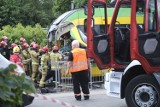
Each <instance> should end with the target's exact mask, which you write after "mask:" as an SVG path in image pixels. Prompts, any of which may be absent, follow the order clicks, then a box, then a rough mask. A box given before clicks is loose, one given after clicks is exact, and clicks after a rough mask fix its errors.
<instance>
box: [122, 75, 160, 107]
mask: <svg viewBox="0 0 160 107" xmlns="http://www.w3.org/2000/svg"><path fill="white" fill-rule="evenodd" d="M125 98H126V103H127V105H128V107H160V86H159V84H158V82H157V81H156V79H155V78H154V77H153V76H151V75H140V76H137V77H135V78H133V79H132V80H131V81H130V82H129V83H128V85H127V87H126V90H125Z"/></svg>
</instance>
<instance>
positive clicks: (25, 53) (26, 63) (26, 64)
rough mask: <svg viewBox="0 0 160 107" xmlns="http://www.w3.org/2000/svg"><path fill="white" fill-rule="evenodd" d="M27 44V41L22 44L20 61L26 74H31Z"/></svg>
mask: <svg viewBox="0 0 160 107" xmlns="http://www.w3.org/2000/svg"><path fill="white" fill-rule="evenodd" d="M28 48H29V45H28V44H27V43H23V45H22V62H23V66H24V71H25V73H26V75H28V76H30V75H31V69H30V64H29V62H30V61H31V55H30V53H29V51H28Z"/></svg>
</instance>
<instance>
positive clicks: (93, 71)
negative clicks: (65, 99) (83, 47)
mask: <svg viewBox="0 0 160 107" xmlns="http://www.w3.org/2000/svg"><path fill="white" fill-rule="evenodd" d="M55 65H56V70H55V81H53V82H54V83H55V89H56V90H59V91H67V90H72V89H73V86H72V76H71V74H65V71H66V69H67V61H58V62H57V63H56V64H55ZM89 72H90V73H89V88H90V89H94V88H102V84H103V83H104V72H106V70H99V69H98V67H97V65H96V64H95V62H94V61H93V60H91V61H90V71H89Z"/></svg>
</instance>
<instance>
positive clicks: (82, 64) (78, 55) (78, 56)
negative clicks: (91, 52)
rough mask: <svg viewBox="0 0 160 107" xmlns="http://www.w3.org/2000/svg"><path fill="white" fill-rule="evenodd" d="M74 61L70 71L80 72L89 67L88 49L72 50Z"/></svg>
mask: <svg viewBox="0 0 160 107" xmlns="http://www.w3.org/2000/svg"><path fill="white" fill-rule="evenodd" d="M71 52H72V54H73V61H72V64H71V67H70V69H69V71H70V72H79V71H82V70H87V69H88V63H87V56H86V51H85V50H84V49H81V48H75V49H73V50H72V51H71Z"/></svg>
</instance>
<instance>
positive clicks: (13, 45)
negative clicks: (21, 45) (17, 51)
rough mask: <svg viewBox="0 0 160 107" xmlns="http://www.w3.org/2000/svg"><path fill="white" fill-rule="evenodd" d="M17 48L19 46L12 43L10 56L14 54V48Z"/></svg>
mask: <svg viewBox="0 0 160 107" xmlns="http://www.w3.org/2000/svg"><path fill="white" fill-rule="evenodd" d="M15 46H17V44H15V43H12V44H11V46H10V54H11V55H12V54H13V48H14V47H15Z"/></svg>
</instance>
